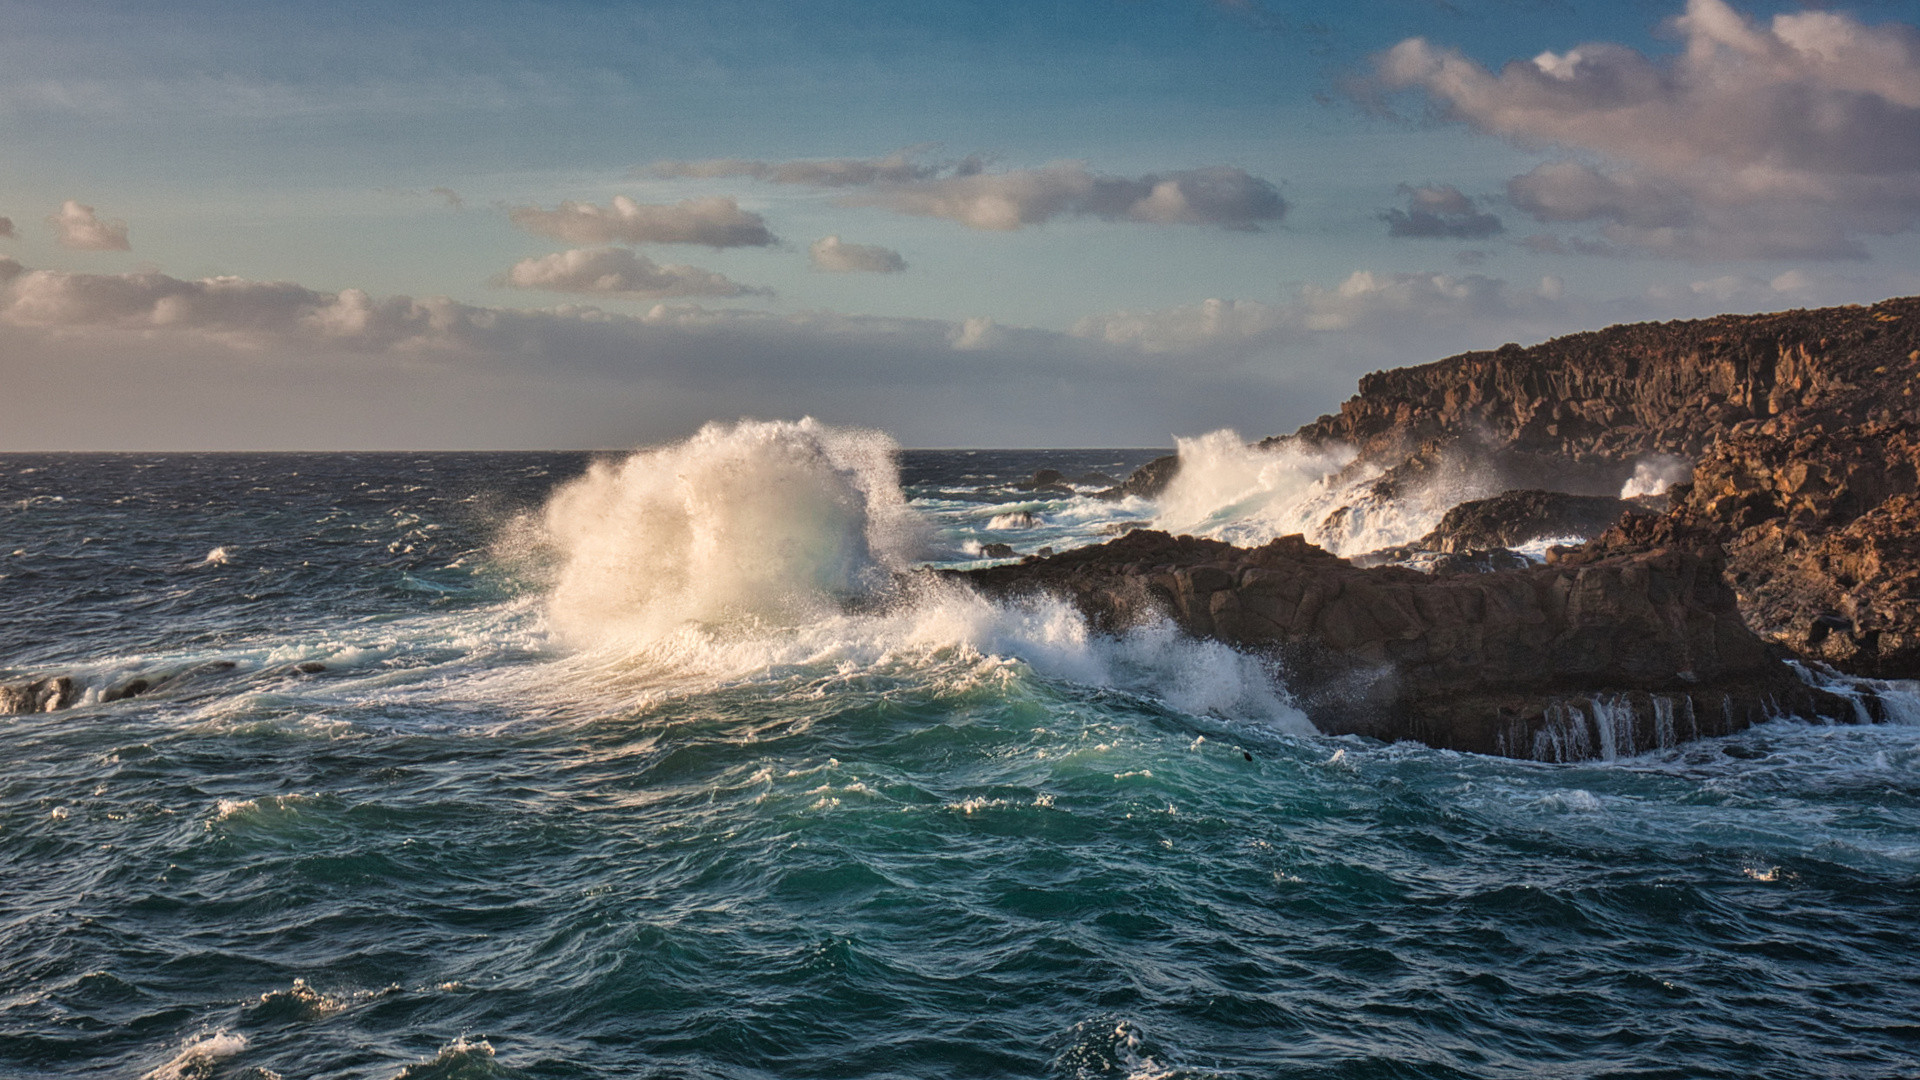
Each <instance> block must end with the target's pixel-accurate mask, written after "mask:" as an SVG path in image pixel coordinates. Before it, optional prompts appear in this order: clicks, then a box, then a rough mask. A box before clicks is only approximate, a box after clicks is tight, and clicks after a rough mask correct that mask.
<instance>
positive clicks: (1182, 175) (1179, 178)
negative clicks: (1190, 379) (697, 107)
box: [645, 151, 1287, 232]
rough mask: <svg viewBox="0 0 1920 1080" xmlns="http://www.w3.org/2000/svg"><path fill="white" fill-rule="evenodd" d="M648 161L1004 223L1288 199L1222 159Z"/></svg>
mask: <svg viewBox="0 0 1920 1080" xmlns="http://www.w3.org/2000/svg"><path fill="white" fill-rule="evenodd" d="M645 171H647V172H650V173H651V174H653V175H656V176H665V177H700V178H714V177H729V176H744V177H750V178H753V179H756V180H763V181H766V182H769V183H776V184H802V185H806V186H810V187H823V188H846V189H854V190H853V193H851V194H848V195H847V196H845V197H844V199H843V202H845V203H846V204H847V205H852V206H877V207H881V208H883V209H887V210H891V211H893V212H894V213H898V214H908V215H913V216H917V217H933V218H942V219H945V220H948V221H957V222H959V223H961V224H962V225H965V226H967V227H968V228H972V229H985V230H995V231H1003V232H1004V231H1012V230H1015V229H1021V228H1025V227H1026V226H1028V225H1040V224H1044V223H1046V222H1048V221H1051V220H1053V219H1054V218H1058V217H1090V218H1097V219H1099V220H1103V221H1134V222H1143V223H1148V224H1156V225H1211V226H1217V227H1219V228H1224V229H1233V230H1238V231H1257V230H1259V229H1260V228H1261V227H1262V226H1264V225H1267V224H1270V223H1273V222H1277V221H1279V220H1281V218H1283V217H1285V216H1286V212H1287V203H1286V200H1285V199H1282V198H1281V197H1280V191H1279V189H1278V188H1276V187H1275V186H1274V185H1273V184H1272V183H1271V182H1269V181H1266V180H1262V179H1260V178H1259V177H1257V176H1253V175H1252V174H1250V173H1248V172H1247V171H1246V170H1244V169H1238V168H1234V167H1232V166H1226V165H1216V166H1212V167H1209V168H1202V169H1186V170H1182V171H1179V172H1170V173H1161V174H1151V173H1150V174H1148V175H1146V176H1139V177H1124V176H1110V175H1103V174H1099V173H1095V172H1092V171H1091V170H1089V169H1088V168H1087V166H1086V165H1085V164H1084V163H1082V162H1077V161H1058V162H1054V163H1052V164H1050V165H1046V166H1044V167H1042V168H1038V169H1012V170H1005V171H1000V172H989V171H987V169H986V167H985V164H984V162H983V161H982V160H981V159H980V158H977V157H970V158H964V159H962V160H960V161H957V162H950V163H945V164H930V163H924V162H921V161H919V160H918V159H917V158H916V157H915V156H914V154H913V153H912V152H908V151H902V152H900V153H897V154H894V155H891V156H888V157H884V158H870V159H860V158H842V159H834V160H820V161H787V162H771V161H747V160H738V159H721V160H713V161H664V162H658V163H656V164H654V165H652V166H649V167H648V168H647V170H645Z"/></svg>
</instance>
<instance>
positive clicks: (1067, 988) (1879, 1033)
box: [0, 422, 1920, 1080]
mask: <svg viewBox="0 0 1920 1080" xmlns="http://www.w3.org/2000/svg"><path fill="white" fill-rule="evenodd" d="M1237 445H1238V440H1237V438H1236V437H1232V436H1209V437H1206V438H1204V439H1200V440H1195V441H1194V442H1193V444H1192V447H1193V449H1192V453H1193V454H1194V455H1195V458H1194V460H1195V461H1199V460H1201V459H1202V457H1203V456H1205V455H1212V459H1211V460H1213V461H1214V462H1215V463H1216V465H1217V467H1216V468H1200V469H1195V470H1194V472H1193V474H1192V476H1191V477H1190V478H1189V479H1190V480H1192V481H1194V483H1192V484H1191V485H1190V486H1189V487H1188V489H1186V490H1185V491H1181V490H1175V491H1171V492H1169V493H1168V496H1167V498H1166V499H1165V500H1163V501H1162V502H1161V503H1160V504H1158V505H1156V504H1153V503H1150V502H1146V501H1144V500H1138V499H1131V500H1123V501H1118V502H1104V501H1100V500H1096V499H1093V498H1092V497H1091V494H1092V492H1093V491H1095V490H1097V489H1098V488H1100V487H1102V486H1104V485H1102V484H1101V483H1100V482H1099V481H1098V479H1097V477H1098V476H1100V475H1107V476H1124V475H1125V473H1126V472H1127V471H1128V470H1130V469H1131V468H1132V467H1134V466H1136V465H1138V464H1141V463H1144V462H1145V461H1147V460H1149V459H1151V458H1153V457H1155V456H1157V454H1158V453H1159V451H1155V450H1150V449H1149V450H1139V451H1086V452H1065V451H1050V452H1030V453H1019V452H998V451H979V452H965V451H948V452H916V451H906V452H899V451H897V450H896V449H895V448H894V447H893V446H892V444H891V443H890V442H889V441H887V440H886V438H885V437H884V436H881V435H877V434H874V433H867V432H857V431H844V430H837V429H832V428H829V427H826V426H823V425H818V424H814V423H811V422H800V423H740V424H732V425H716V426H713V427H710V428H708V429H706V430H705V431H703V432H701V433H700V435H698V436H696V437H695V438H694V439H691V440H688V441H687V442H684V443H681V444H678V445H675V446H670V447H663V448H656V449H651V450H646V451H641V452H638V453H635V454H629V455H620V456H617V457H594V456H590V455H551V454H546V455H534V454H527V455H498V454H496V455H270V456H257V457H244V456H218V455H187V456H151V455H149V456H105V457H97V456H38V457H20V456H15V457H9V458H0V522H4V528H5V532H6V535H7V536H8V541H7V542H6V543H3V544H0V549H3V550H0V555H4V558H0V650H4V652H0V663H5V664H9V665H11V667H10V668H9V669H8V670H7V671H6V673H5V677H6V678H7V679H8V680H9V681H12V680H14V679H15V678H19V677H27V676H38V675H43V674H49V673H54V672H65V673H71V674H72V675H73V676H74V677H75V678H76V680H77V681H78V682H79V683H81V684H82V686H83V687H84V689H85V692H86V696H85V698H84V699H83V702H82V704H81V705H79V706H77V707H76V708H73V709H70V710H66V711H63V712H57V713H47V714H34V715H19V716H5V717H0V743H3V744H4V748H5V755H4V760H5V761H6V763H7V764H6V766H5V769H4V771H3V772H0V868H4V873H0V926H4V927H5V930H4V931H3V932H0V1075H8V1076H12V1075H19V1076H74V1077H79V1076H98V1075H109V1076H127V1077H142V1076H154V1077H169V1078H170V1077H250V1078H256V1080H258V1078H264V1077H268V1076H281V1077H288V1078H291V1077H308V1076H314V1077H319V1076H325V1077H372V1078H378V1080H393V1078H398V1077H411V1078H423V1077H543V1078H544V1077H581V1076H593V1077H599V1076H606V1077H615V1076H618V1077H629V1076H703V1077H741V1078H748V1077H764V1076H769V1075H777V1076H822V1077H825V1076H834V1077H850V1076H875V1077H879V1076H915V1077H955V1078H960V1077H990V1076H1006V1077H1032V1076H1044V1077H1062V1078H1065V1077H1074V1078H1079V1077H1176V1076H1177V1077H1203V1076H1204V1077H1271V1076H1288V1077H1323V1076H1339V1077H1460V1076H1500V1077H1532V1076H1538V1075H1543V1074H1552V1075H1563V1076H1603V1075H1676V1076H1690V1077H1692V1076H1708V1077H1711V1076H1725V1077H1750V1076H1757V1075H1767V1076H1862V1077H1867V1076H1895V1075H1900V1074H1901V1072H1902V1071H1903V1070H1905V1069H1906V1068H1907V1067H1908V1065H1909V1064H1910V1062H1911V1060H1912V1048H1913V1045H1914V1039H1915V1038H1916V1031H1915V1028H1914V1025H1913V1020H1912V1016H1913V1014H1914V1006H1915V1004H1916V998H1917V997H1920V990H1916V984H1915V982H1914V980H1913V967H1912V957H1913V956H1914V955H1915V953H1916V947H1917V946H1920V930H1917V929H1916V927H1920V728H1915V727H1910V726H1880V727H1846V728H1840V727H1827V726H1817V725H1808V724H1801V723H1797V722H1792V721H1783V722H1780V723H1775V724H1771V725H1766V726H1764V727H1762V728H1759V729H1755V730H1753V731H1750V732H1747V733H1745V734H1743V735H1741V736H1738V737H1735V738H1731V739H1724V740H1714V741H1710V742H1706V743H1699V744H1692V745H1689V746H1683V747H1681V748H1680V749H1679V750H1676V751H1672V752H1669V753H1666V754H1661V755H1652V756H1648V757H1643V758H1637V759H1622V760H1620V761H1617V762H1610V763H1598V762H1597V763H1591V764H1588V765H1582V766H1569V767H1555V766H1542V765H1534V764H1530V763H1524V762H1514V761H1505V760H1494V759H1480V758H1472V757H1468V756H1463V755H1457V754H1450V753H1444V752H1438V751H1432V750H1427V749H1424V748H1419V747H1412V746H1383V745H1379V744H1376V743H1369V742H1367V741H1365V740H1358V739H1327V738H1324V737H1321V736H1318V735H1316V734H1314V733H1312V731H1311V730H1310V728H1308V727H1307V726H1306V725H1305V724H1304V721H1303V720H1302V719H1301V718H1300V716H1299V714H1298V713H1297V711H1295V710H1293V708H1292V707H1291V705H1290V704H1289V703H1288V701H1287V697H1286V692H1285V685H1284V673H1283V672H1278V671H1275V670H1274V669H1272V668H1271V667H1270V666H1269V665H1266V664H1265V663H1263V662H1261V661H1258V660H1257V659H1255V658H1252V657H1247V656H1243V655H1240V654H1237V653H1234V652H1233V651H1231V650H1228V649H1226V648H1224V647H1222V646H1219V645H1218V644H1217V643H1201V642H1194V641H1190V640H1187V639H1185V638H1183V637H1182V636H1181V635H1179V634H1178V633H1177V632H1175V631H1174V630H1173V629H1172V628H1171V627H1168V626H1165V625H1162V626H1153V627H1145V628H1142V629H1140V630H1137V631H1135V632H1133V633H1131V634H1128V635H1126V636H1123V637H1118V638H1105V637H1101V636H1099V635H1096V634H1093V633H1091V632H1090V631H1089V629H1088V628H1087V626H1086V624H1085V622H1084V621H1083V620H1082V619H1081V618H1080V617H1079V616H1078V614H1077V613H1076V612H1074V611H1073V610H1071V609H1070V608H1069V607H1067V606H1066V605H1063V604H1061V603H1059V602H1057V601H1053V600H1049V599H1045V598H1031V599H1028V600H1024V601H1020V602H1014V603H991V602H988V601H986V600H984V599H982V598H980V597H978V596H977V595H974V594H973V593H971V592H970V591H968V590H966V589H963V588H960V587H958V586H956V585H953V584H950V583H944V582H940V581H937V580H934V579H933V578H932V577H931V576H930V575H927V574H924V573H920V572H917V571H916V567H918V566H919V565H921V564H922V563H924V562H929V561H931V562H934V563H936V564H940V565H955V566H964V565H973V564H975V563H977V562H979V561H981V559H980V551H981V545H982V544H984V543H986V542H1007V543H1011V544H1012V545H1013V546H1014V547H1015V548H1016V549H1017V550H1019V551H1021V552H1023V553H1025V552H1029V551H1032V550H1035V549H1037V548H1038V547H1041V546H1057V547H1064V546H1068V545H1071V544H1075V543H1087V542H1094V541H1097V540H1099V539H1104V538H1106V537H1107V536H1109V535H1112V534H1113V532H1114V531H1117V530H1119V529H1121V528H1124V527H1127V526H1129V525H1130V524H1132V523H1136V522H1139V521H1149V520H1159V521H1160V522H1162V523H1166V522H1169V521H1174V520H1185V521H1191V522H1193V523H1194V524H1195V527H1201V528H1208V529H1215V530H1221V531H1223V532H1231V531H1232V530H1234V529H1239V530H1242V531H1243V532H1244V533H1245V535H1246V537H1247V539H1250V540H1252V539H1255V534H1256V533H1257V532H1258V531H1259V529H1260V528H1261V527H1262V526H1260V525H1259V524H1257V523H1258V522H1261V521H1267V522H1282V521H1292V520H1299V521H1307V520H1309V519H1310V518H1311V516H1312V513H1311V512H1310V511H1308V510H1306V509H1303V507H1304V506H1305V505H1306V504H1307V503H1311V502H1312V501H1313V500H1314V499H1316V498H1320V497H1322V496H1325V495H1328V494H1329V493H1328V492H1325V491H1324V490H1316V489H1315V487H1314V485H1315V484H1316V483H1319V482H1321V481H1322V479H1323V477H1324V476H1325V475H1326V474H1327V472H1329V471H1333V470H1337V469H1339V468H1340V467H1341V466H1342V465H1343V464H1345V462H1344V461H1341V460H1339V458H1338V456H1337V455H1334V456H1330V457H1327V458H1325V459H1320V460H1299V461H1295V462H1291V463H1287V462H1283V461H1280V460H1278V459H1274V458H1262V457H1260V456H1259V455H1257V454H1253V453H1251V452H1244V447H1239V448H1238V449H1236V446H1237ZM1182 452H1183V453H1186V452H1188V445H1186V444H1183V446H1182ZM1041 468H1048V469H1054V470H1056V471H1059V472H1061V473H1063V474H1064V475H1065V476H1067V477H1068V478H1069V480H1070V481H1075V482H1073V483H1070V484H1069V485H1068V486H1069V487H1071V488H1072V489H1073V490H1074V491H1075V492H1076V493H1075V494H1073V495H1065V494H1062V493H1060V491H1058V490H1046V491H1040V490H1032V489H1030V488H1023V487H1022V483H1023V482H1025V481H1026V480H1027V479H1028V478H1030V477H1031V476H1032V475H1033V473H1034V471H1035V470H1036V469H1041ZM1081 480H1085V481H1086V482H1084V483H1081V482H1078V481H1081ZM1420 512H1421V513H1424V511H1420ZM996 522H997V524H996ZM1369 527H1370V528H1371V527H1373V526H1369ZM1378 527H1379V528H1380V529H1381V530H1383V534H1384V530H1388V528H1389V526H1387V525H1384V524H1382V525H1379V526H1378ZM1414 527H1415V525H1414V524H1412V523H1411V522H1410V521H1409V522H1406V523H1402V524H1399V525H1393V526H1391V528H1395V529H1402V530H1408V529H1412V528H1414ZM1286 531H1302V529H1300V528H1291V529H1287V530H1286ZM1267 538H1268V537H1266V536H1259V537H1258V538H1257V539H1258V540H1260V541H1263V540H1264V539H1267ZM1356 542H1358V541H1356ZM213 553H218V556H219V557H217V558H216V557H214V556H213ZM133 678H144V679H147V680H149V681H150V682H152V683H153V684H154V688H153V689H151V690H149V691H148V692H145V693H143V694H141V695H139V696H135V697H132V698H127V699H123V700H115V701H107V700H105V698H106V696H107V692H108V691H110V690H112V689H113V688H115V687H123V686H124V685H125V684H126V682H127V680H129V679H133Z"/></svg>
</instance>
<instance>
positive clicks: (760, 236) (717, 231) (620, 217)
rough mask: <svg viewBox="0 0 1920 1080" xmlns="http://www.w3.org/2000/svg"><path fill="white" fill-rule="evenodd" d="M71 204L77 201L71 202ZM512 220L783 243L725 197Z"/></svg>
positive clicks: (742, 243)
mask: <svg viewBox="0 0 1920 1080" xmlns="http://www.w3.org/2000/svg"><path fill="white" fill-rule="evenodd" d="M69 205H71V204H69ZM507 218H508V220H510V221H512V222H513V223H514V224H515V225H516V226H518V227H520V228H522V229H525V230H526V231H527V232H530V233H533V234H535V235H537V236H549V237H552V238H554V239H556V240H563V241H566V242H567V243H570V244H700V245H704V246H706V247H710V248H730V247H768V246H771V245H773V244H776V243H778V242H779V240H778V238H777V237H775V236H774V235H773V233H772V231H771V230H769V229H768V228H767V222H766V219H764V218H762V217H761V216H760V215H759V214H755V213H752V212H750V211H746V210H742V209H740V204H739V203H737V202H735V201H734V200H733V199H732V198H729V197H725V196H711V197H708V198H704V199H686V200H683V201H681V202H677V203H674V204H672V205H670V206H662V205H654V204H647V203H637V202H634V201H633V200H632V199H629V198H627V197H626V196H625V195H616V196H614V197H613V203H612V205H610V206H599V205H597V204H594V203H581V202H574V201H572V200H568V201H566V202H563V203H561V204H560V205H559V206H558V207H556V208H555V209H552V210H542V209H540V208H539V207H537V206H516V207H513V208H511V209H509V210H508V211H507Z"/></svg>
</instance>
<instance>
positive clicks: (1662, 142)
mask: <svg viewBox="0 0 1920 1080" xmlns="http://www.w3.org/2000/svg"><path fill="white" fill-rule="evenodd" d="M1673 25H1674V28H1675V29H1676V31H1677V32H1678V34H1679V36H1680V37H1681V39H1682V41H1683V43H1684V46H1685V47H1684V49H1683V50H1682V51H1681V52H1680V53H1678V54H1677V55H1674V56H1672V57H1649V56H1647V55H1644V54H1642V53H1640V52H1638V51H1636V50H1633V49H1630V48H1626V47H1624V46H1620V45H1614V44H1606V43H1598V44H1583V45H1580V46H1579V47H1578V48H1575V49H1570V50H1568V51H1566V52H1564V53H1553V52H1547V53H1542V54H1541V55H1539V56H1537V57H1535V58H1534V59H1533V60H1531V61H1513V62H1510V63H1508V64H1507V65H1506V66H1505V67H1503V68H1502V69H1501V70H1500V71H1499V73H1497V74H1495V73H1493V72H1490V71H1488V70H1487V69H1486V68H1484V67H1482V66H1480V65H1479V64H1478V63H1476V62H1475V61H1473V60H1471V59H1469V58H1467V57H1466V56H1465V55H1463V54H1461V53H1460V52H1458V51H1455V50H1453V49H1447V48H1441V47H1437V46H1435V45H1433V44H1431V43H1429V42H1427V41H1426V40H1424V39H1421V38H1413V39H1409V40H1407V41H1403V42H1401V43H1400V44H1398V45H1396V46H1394V47H1393V48H1392V49H1391V50H1389V51H1388V52H1386V53H1385V54H1383V55H1382V56H1381V57H1379V58H1378V60H1377V66H1376V79H1377V81H1378V83H1379V84H1380V85H1382V86H1384V87H1386V88H1389V89H1417V90H1420V91H1422V92H1424V93H1425V94H1426V95H1427V97H1428V98H1429V99H1430V100H1431V101H1432V102H1433V103H1434V104H1435V105H1436V106H1437V108H1438V109H1439V111H1440V112H1441V114H1442V115H1443V116H1446V117H1448V118H1451V119H1456V120H1460V121H1464V122H1466V123H1468V124H1470V125H1472V126H1473V127H1475V128H1478V129H1479V130H1481V131H1485V132H1488V133H1491V134H1495V135H1499V136H1502V137H1505V138H1508V139H1511V140H1513V141H1515V142H1518V143H1520V144H1522V145H1548V146H1557V147H1561V148H1565V149H1568V150H1573V151H1577V152H1581V153H1582V154H1584V155H1596V156H1597V157H1598V159H1599V162H1598V163H1597V164H1595V163H1588V162H1584V161H1573V160H1561V161H1554V162H1550V163H1548V164H1545V165H1542V166H1541V167H1539V168H1537V169H1535V170H1533V171H1532V172H1530V173H1528V174H1526V175H1525V176H1521V177H1516V178H1515V179H1514V180H1513V181H1512V182H1511V183H1510V184H1509V187H1508V197H1509V198H1510V199H1511V200H1512V201H1513V203H1514V204H1515V205H1516V206H1518V207H1520V208H1521V209H1522V210H1525V211H1526V212H1528V213H1529V214H1532V215H1533V216H1534V217H1535V218H1537V219H1538V220H1541V221H1552V222H1569V223H1573V222H1581V223H1585V222H1592V223H1597V224H1599V225H1601V226H1602V228H1603V235H1604V236H1605V238H1606V239H1607V240H1608V241H1611V242H1613V243H1615V244H1620V245H1626V246H1630V247H1635V248H1641V249H1645V250H1650V251H1655V252H1660V253H1663V254H1672V255H1680V256H1687V257H1694V258H1754V257H1799V258H1850V257H1858V256H1860V255H1862V254H1863V253H1864V249H1863V248H1862V246H1861V244H1860V240H1859V237H1860V236H1861V235H1863V234H1890V233H1897V232H1904V231H1906V230H1908V229H1911V228H1912V227H1913V226H1914V224H1915V223H1916V220H1917V219H1920V31H1916V29H1915V28H1914V27H1912V26H1908V25H1904V24H1900V23H1886V24H1881V25H1878V26H1868V25H1865V24H1863V23H1861V22H1859V21H1857V20H1855V19H1853V18H1852V17H1850V16H1847V15H1844V14H1839V13H1835V12H1823V11H1808V12H1799V13H1785V14H1780V15H1775V16H1774V17H1773V18H1772V19H1771V20H1770V21H1769V22H1767V23H1765V24H1761V23H1758V22H1755V21H1753V20H1750V19H1748V18H1747V17H1745V16H1744V15H1742V14H1740V13H1739V12H1737V11H1736V10H1734V9H1733V8H1732V7H1730V6H1729V5H1728V4H1727V3H1726V2H1725V0H1688V3H1687V7H1686V13H1685V14H1684V15H1682V16H1681V17H1679V18H1677V19H1676V20H1674V23H1673Z"/></svg>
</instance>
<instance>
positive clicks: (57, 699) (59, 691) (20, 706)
mask: <svg viewBox="0 0 1920 1080" xmlns="http://www.w3.org/2000/svg"><path fill="white" fill-rule="evenodd" d="M78 697H79V695H78V694H76V693H75V691H74V685H73V680H72V679H70V678H68V677H67V676H65V675H55V676H51V677H48V678H44V679H34V680H31V681H29V682H22V683H14V684H13V685H11V686H6V685H0V713H41V712H54V711H56V710H59V709H64V708H66V707H67V706H69V705H72V704H73V703H74V702H75V701H76V700H78Z"/></svg>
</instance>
